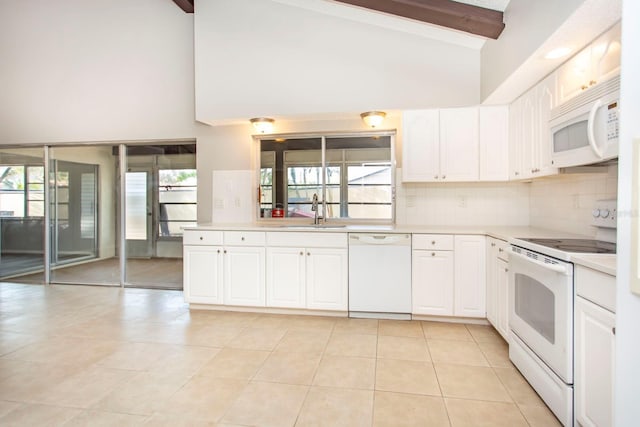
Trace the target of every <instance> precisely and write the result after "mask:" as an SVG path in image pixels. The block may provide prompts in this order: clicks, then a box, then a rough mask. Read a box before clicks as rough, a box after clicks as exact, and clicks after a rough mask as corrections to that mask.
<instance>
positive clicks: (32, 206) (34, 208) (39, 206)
mask: <svg viewBox="0 0 640 427" xmlns="http://www.w3.org/2000/svg"><path fill="white" fill-rule="evenodd" d="M27 216H44V201H34V202H28V204H27Z"/></svg>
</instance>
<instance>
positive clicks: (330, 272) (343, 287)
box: [306, 248, 349, 311]
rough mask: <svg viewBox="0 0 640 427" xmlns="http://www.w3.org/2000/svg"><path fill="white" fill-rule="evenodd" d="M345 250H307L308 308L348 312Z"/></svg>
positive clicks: (347, 273) (346, 258)
mask: <svg viewBox="0 0 640 427" xmlns="http://www.w3.org/2000/svg"><path fill="white" fill-rule="evenodd" d="M348 268H349V266H348V257H347V250H346V249H333V248H307V253H306V269H307V308H314V309H320V310H339V311H347V309H348V305H347V300H348V296H349V288H348V281H349V279H348V277H349V271H348Z"/></svg>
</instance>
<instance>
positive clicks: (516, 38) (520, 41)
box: [480, 0, 585, 100]
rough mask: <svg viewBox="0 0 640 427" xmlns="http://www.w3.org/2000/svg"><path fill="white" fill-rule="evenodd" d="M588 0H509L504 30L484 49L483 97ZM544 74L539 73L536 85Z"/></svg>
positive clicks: (482, 66)
mask: <svg viewBox="0 0 640 427" xmlns="http://www.w3.org/2000/svg"><path fill="white" fill-rule="evenodd" d="M584 1H585V0H562V1H558V0H536V1H531V0H510V2H509V4H508V5H507V8H506V10H505V11H504V22H505V24H506V25H505V29H504V31H503V32H502V34H501V35H500V37H499V38H498V40H487V41H486V42H485V45H484V46H483V47H482V52H481V82H480V92H481V95H480V96H481V99H482V100H484V99H485V98H487V97H488V96H489V95H490V94H491V93H492V92H493V91H494V90H496V88H497V87H498V86H500V85H501V84H502V83H503V82H504V81H505V80H506V79H507V78H508V77H509V76H510V75H511V74H513V73H514V72H515V71H516V70H517V69H518V67H520V66H521V65H522V64H523V63H524V62H525V61H526V60H527V59H528V58H529V57H530V56H531V55H532V54H533V53H534V52H535V51H536V50H537V49H538V47H540V45H542V44H543V43H544V42H545V40H547V39H548V38H549V37H550V36H551V35H552V34H553V33H554V32H555V31H556V29H557V28H558V27H560V26H561V25H562V23H563V22H564V21H565V20H566V19H567V18H568V17H569V16H570V15H571V13H573V12H574V11H575V10H576V9H577V8H578V7H579V6H580V5H581V4H582V3H583V2H584ZM542 77H544V75H538V76H536V80H535V81H532V82H530V84H529V86H527V87H524V88H522V90H526V89H527V88H528V87H530V86H533V84H535V83H536V81H537V80H540V79H541V78H542Z"/></svg>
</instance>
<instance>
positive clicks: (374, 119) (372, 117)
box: [360, 111, 387, 128]
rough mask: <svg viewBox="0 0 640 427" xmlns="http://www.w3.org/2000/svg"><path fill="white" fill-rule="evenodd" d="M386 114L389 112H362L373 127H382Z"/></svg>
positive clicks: (365, 120)
mask: <svg viewBox="0 0 640 427" xmlns="http://www.w3.org/2000/svg"><path fill="white" fill-rule="evenodd" d="M386 116H387V113H385V112H384V111H367V112H366V113H362V114H360V117H362V120H363V121H364V122H365V124H366V125H367V126H369V127H371V128H377V127H380V126H381V125H382V122H383V121H384V118H385V117H386Z"/></svg>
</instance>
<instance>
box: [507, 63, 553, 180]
mask: <svg viewBox="0 0 640 427" xmlns="http://www.w3.org/2000/svg"><path fill="white" fill-rule="evenodd" d="M555 86H556V75H555V74H551V75H549V77H547V78H546V79H544V80H543V81H541V82H540V83H538V84H537V85H536V86H535V87H533V88H531V89H530V90H529V91H528V92H526V93H525V94H524V95H522V96H521V97H520V98H518V99H517V100H515V101H514V102H513V103H512V104H511V105H510V107H509V140H510V148H509V178H510V179H512V180H519V179H529V178H536V177H540V176H545V175H552V174H556V173H557V172H558V170H557V169H556V168H554V167H553V165H552V164H551V145H550V144H551V132H550V130H549V116H550V114H551V109H552V108H553V107H555V105H556V102H555Z"/></svg>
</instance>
